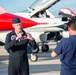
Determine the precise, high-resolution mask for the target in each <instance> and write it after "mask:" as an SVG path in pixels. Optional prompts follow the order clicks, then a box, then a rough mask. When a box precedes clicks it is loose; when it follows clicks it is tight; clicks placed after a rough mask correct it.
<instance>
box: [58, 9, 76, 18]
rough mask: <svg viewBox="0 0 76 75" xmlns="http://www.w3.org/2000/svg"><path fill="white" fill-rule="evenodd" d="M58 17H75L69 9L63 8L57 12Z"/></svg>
mask: <svg viewBox="0 0 76 75" xmlns="http://www.w3.org/2000/svg"><path fill="white" fill-rule="evenodd" d="M59 15H60V16H62V17H71V16H76V13H74V12H73V11H72V10H71V9H69V8H63V9H60V10H59Z"/></svg>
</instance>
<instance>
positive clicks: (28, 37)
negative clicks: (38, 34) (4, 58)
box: [25, 32, 33, 40]
mask: <svg viewBox="0 0 76 75" xmlns="http://www.w3.org/2000/svg"><path fill="white" fill-rule="evenodd" d="M26 35H27V37H26V38H25V39H29V40H33V37H32V35H31V34H29V33H27V32H26Z"/></svg>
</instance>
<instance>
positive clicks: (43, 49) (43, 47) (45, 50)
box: [41, 44, 49, 52]
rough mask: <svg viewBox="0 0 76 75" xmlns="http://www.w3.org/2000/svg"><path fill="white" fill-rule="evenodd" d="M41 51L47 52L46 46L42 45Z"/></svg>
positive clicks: (47, 47)
mask: <svg viewBox="0 0 76 75" xmlns="http://www.w3.org/2000/svg"><path fill="white" fill-rule="evenodd" d="M41 50H42V52H47V51H48V50H49V46H48V45H47V44H43V45H42V47H41Z"/></svg>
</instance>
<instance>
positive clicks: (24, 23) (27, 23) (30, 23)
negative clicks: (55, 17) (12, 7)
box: [20, 18, 38, 28]
mask: <svg viewBox="0 0 76 75" xmlns="http://www.w3.org/2000/svg"><path fill="white" fill-rule="evenodd" d="M20 19H21V22H22V27H23V28H27V27H31V26H35V25H37V24H38V23H37V22H35V21H33V20H30V19H27V18H20Z"/></svg>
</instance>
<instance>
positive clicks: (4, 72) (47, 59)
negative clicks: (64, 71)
mask: <svg viewBox="0 0 76 75" xmlns="http://www.w3.org/2000/svg"><path fill="white" fill-rule="evenodd" d="M49 47H50V50H49V51H48V52H39V53H36V54H37V56H38V60H37V61H36V62H32V61H31V60H30V59H29V58H30V54H28V60H29V68H30V75H60V64H61V63H60V59H59V58H60V57H59V56H58V57H55V58H52V57H51V56H50V53H51V51H52V50H54V48H55V47H56V43H55V42H51V43H50V44H49ZM8 56H9V54H8V53H7V51H6V50H5V49H4V46H0V75H8V62H9V60H8Z"/></svg>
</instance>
